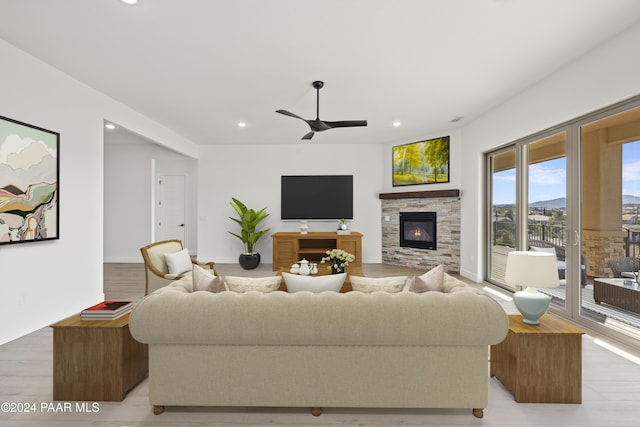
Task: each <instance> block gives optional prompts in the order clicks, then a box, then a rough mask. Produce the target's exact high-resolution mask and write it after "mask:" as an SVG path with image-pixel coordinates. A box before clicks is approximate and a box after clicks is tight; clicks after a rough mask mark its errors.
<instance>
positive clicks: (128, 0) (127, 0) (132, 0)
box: [120, 0, 138, 4]
mask: <svg viewBox="0 0 640 427" xmlns="http://www.w3.org/2000/svg"><path fill="white" fill-rule="evenodd" d="M120 1H121V2H122V3H126V4H138V0H120Z"/></svg>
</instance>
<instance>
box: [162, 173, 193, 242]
mask: <svg viewBox="0 0 640 427" xmlns="http://www.w3.org/2000/svg"><path fill="white" fill-rule="evenodd" d="M186 180H187V177H186V175H184V174H158V179H157V184H158V186H157V192H156V194H157V196H158V197H157V221H156V236H157V240H168V239H178V240H181V241H182V243H183V245H184V247H188V242H186V240H185V239H186V236H187V235H186V232H185V229H186V227H187V224H186V195H185V194H186Z"/></svg>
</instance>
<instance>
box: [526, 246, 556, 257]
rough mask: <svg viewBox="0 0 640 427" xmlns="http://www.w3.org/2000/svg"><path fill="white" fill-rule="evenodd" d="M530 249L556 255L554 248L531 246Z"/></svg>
mask: <svg viewBox="0 0 640 427" xmlns="http://www.w3.org/2000/svg"><path fill="white" fill-rule="evenodd" d="M531 250H532V251H533V252H546V253H549V254H554V255H556V256H558V255H557V254H556V248H542V247H540V246H531Z"/></svg>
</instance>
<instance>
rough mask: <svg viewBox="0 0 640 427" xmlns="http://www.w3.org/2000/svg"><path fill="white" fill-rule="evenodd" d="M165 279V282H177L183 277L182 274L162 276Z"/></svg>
mask: <svg viewBox="0 0 640 427" xmlns="http://www.w3.org/2000/svg"><path fill="white" fill-rule="evenodd" d="M162 277H164V278H165V279H167V280H179V279H182V278H183V277H184V276H183V275H182V274H168V273H167V274H165V275H164V276H162Z"/></svg>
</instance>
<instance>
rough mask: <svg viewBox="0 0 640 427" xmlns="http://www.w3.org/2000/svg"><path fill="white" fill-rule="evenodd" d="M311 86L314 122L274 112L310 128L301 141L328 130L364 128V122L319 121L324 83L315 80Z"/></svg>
mask: <svg viewBox="0 0 640 427" xmlns="http://www.w3.org/2000/svg"><path fill="white" fill-rule="evenodd" d="M312 86H313V87H314V88H315V89H316V118H315V120H307V119H303V118H302V117H300V116H298V115H296V114H293V113H290V112H289V111H286V110H276V113H280V114H284V115H285V116H289V117H293V118H296V119H300V120H302V121H304V122H305V123H307V124H308V125H309V127H310V128H311V131H310V132H309V133H307V134H305V135H304V136H303V137H302V139H305V140H309V139H311V138H313V135H315V133H316V132H322V131H325V130H328V129H333V128H346V127H356V126H366V125H367V121H366V120H341V121H337V122H328V121H324V120H320V89H322V87H323V86H324V82H322V81H320V80H316V81H314V82H313V83H312Z"/></svg>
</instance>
